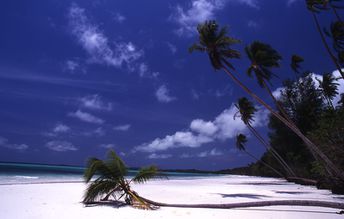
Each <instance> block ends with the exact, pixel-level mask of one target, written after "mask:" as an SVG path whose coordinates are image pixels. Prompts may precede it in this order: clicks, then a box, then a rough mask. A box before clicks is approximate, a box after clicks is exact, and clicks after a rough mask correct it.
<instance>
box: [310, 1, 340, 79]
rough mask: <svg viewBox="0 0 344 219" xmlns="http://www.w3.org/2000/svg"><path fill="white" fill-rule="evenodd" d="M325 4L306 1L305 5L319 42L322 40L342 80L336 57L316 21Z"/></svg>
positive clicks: (325, 2)
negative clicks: (310, 15)
mask: <svg viewBox="0 0 344 219" xmlns="http://www.w3.org/2000/svg"><path fill="white" fill-rule="evenodd" d="M327 2H328V0H306V5H307V9H308V10H309V11H310V12H311V13H312V16H313V19H314V22H315V24H316V27H317V30H318V32H319V34H320V37H321V40H322V42H323V44H324V46H325V48H326V50H327V52H328V54H329V55H330V58H331V60H332V62H333V63H334V64H335V66H336V68H337V69H338V71H339V73H340V74H341V75H342V79H344V72H343V71H342V68H341V66H340V64H339V63H338V60H337V58H336V56H335V55H334V54H333V52H332V51H331V49H330V47H329V45H328V43H327V42H326V39H325V35H324V33H323V32H322V30H321V26H320V23H319V21H318V18H317V15H316V14H317V13H319V12H320V11H322V10H326V9H327V7H326V6H327Z"/></svg>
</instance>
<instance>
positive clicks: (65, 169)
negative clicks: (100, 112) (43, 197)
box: [0, 162, 213, 185]
mask: <svg viewBox="0 0 344 219" xmlns="http://www.w3.org/2000/svg"><path fill="white" fill-rule="evenodd" d="M84 170H85V168H84V167H77V166H62V165H44V164H26V163H1V162H0V185H1V184H2V185H3V184H21V183H47V182H82V181H83V178H82V175H83V172H84ZM136 172H137V171H135V170H130V171H129V173H128V177H131V176H134V175H135V173H136ZM164 174H165V175H166V176H167V177H168V178H181V177H182V178H190V177H208V176H213V174H198V173H179V172H164Z"/></svg>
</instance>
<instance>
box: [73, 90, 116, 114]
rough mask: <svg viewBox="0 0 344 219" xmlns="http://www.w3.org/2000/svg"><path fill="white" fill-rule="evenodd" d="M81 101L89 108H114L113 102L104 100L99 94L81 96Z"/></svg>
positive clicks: (109, 109) (104, 109)
mask: <svg viewBox="0 0 344 219" xmlns="http://www.w3.org/2000/svg"><path fill="white" fill-rule="evenodd" d="M79 101H80V103H81V105H82V106H83V107H85V108H88V109H93V110H103V111H111V110H112V103H109V102H108V103H106V102H104V101H103V100H102V98H101V97H100V96H99V95H98V94H94V95H89V96H85V97H82V98H80V100H79Z"/></svg>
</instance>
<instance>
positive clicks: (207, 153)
mask: <svg viewBox="0 0 344 219" xmlns="http://www.w3.org/2000/svg"><path fill="white" fill-rule="evenodd" d="M221 155H223V152H222V151H219V150H217V149H216V148H214V149H212V150H211V151H203V152H201V153H199V154H197V157H213V156H221Z"/></svg>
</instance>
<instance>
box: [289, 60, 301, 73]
mask: <svg viewBox="0 0 344 219" xmlns="http://www.w3.org/2000/svg"><path fill="white" fill-rule="evenodd" d="M303 61H304V59H303V58H302V57H301V56H298V55H292V56H291V62H290V67H291V69H293V71H294V72H295V73H296V74H300V68H301V66H300V63H301V62H303Z"/></svg>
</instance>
